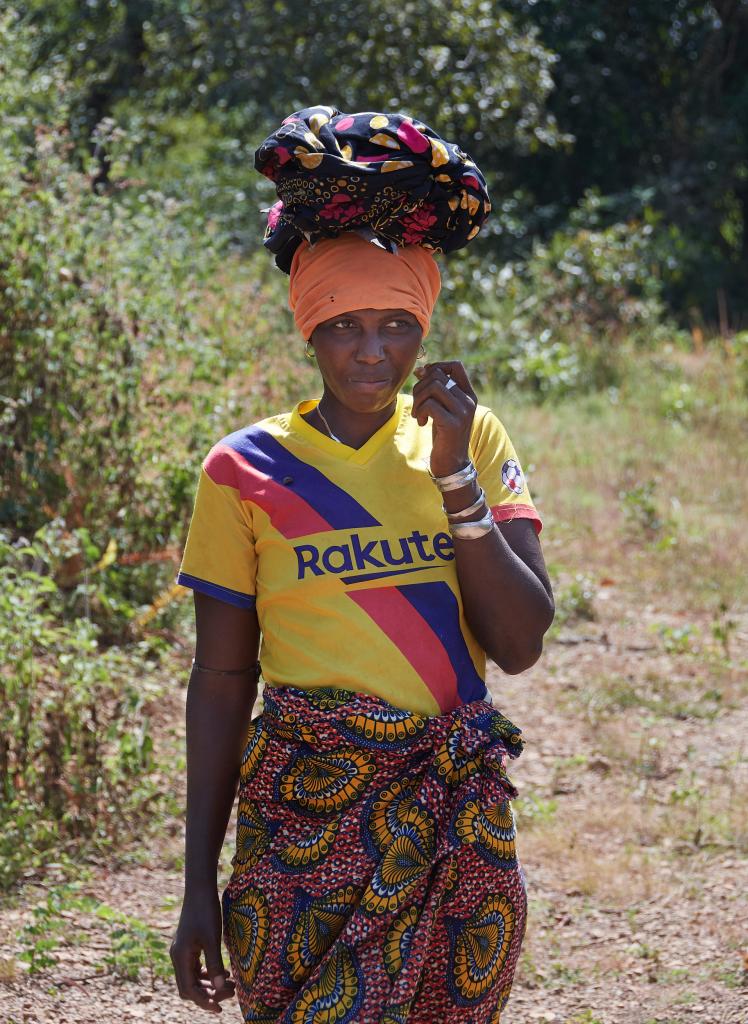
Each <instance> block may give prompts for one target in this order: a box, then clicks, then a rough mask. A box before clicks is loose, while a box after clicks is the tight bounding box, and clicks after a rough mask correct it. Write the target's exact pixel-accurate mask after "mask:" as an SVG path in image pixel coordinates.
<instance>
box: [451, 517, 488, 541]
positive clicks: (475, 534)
mask: <svg viewBox="0 0 748 1024" xmlns="http://www.w3.org/2000/svg"><path fill="white" fill-rule="evenodd" d="M494 525H495V524H494V520H493V513H492V512H488V513H487V514H486V515H485V516H483V518H482V519H476V520H474V521H473V522H472V523H450V524H449V532H450V533H451V534H452V536H453V537H455V538H456V539H457V540H477V539H478V538H479V537H485V536H486V534H487V533H491V532H492V530H493V528H494Z"/></svg>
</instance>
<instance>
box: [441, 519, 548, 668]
mask: <svg viewBox="0 0 748 1024" xmlns="http://www.w3.org/2000/svg"><path fill="white" fill-rule="evenodd" d="M454 546H455V558H456V562H457V578H458V580H459V584H460V593H461V596H462V603H463V608H464V612H465V618H466V619H467V622H468V625H469V626H470V629H471V631H472V632H473V634H474V636H475V638H476V640H477V641H478V643H479V644H480V645H481V647H483V649H484V650H485V652H486V654H488V656H489V657H490V658H492V659H493V660H494V661H495V662H496V664H497V665H498V666H499V667H500V668H502V669H503V670H504V671H505V672H509V673H516V672H523V671H524V670H525V669H527V668H529V667H530V666H531V665H533V664H534V663H535V662H536V661H537V660H538V658H539V657H540V654H541V651H542V649H543V635H544V633H545V632H546V630H547V629H548V627H549V626H550V624H551V622H552V621H553V611H554V609H553V599H552V597H551V596H550V594H549V592H548V590H547V589H546V587H545V586H544V585H543V583H542V582H541V580H540V579H539V578H538V576H537V575H536V574H535V573H534V572H533V570H532V569H531V568H530V567H529V566H528V565H526V564H525V562H523V561H522V559H521V558H520V557H519V556H518V555H517V554H515V552H514V551H513V550H512V548H511V547H510V545H509V543H508V542H507V540H506V539H505V538H504V537H503V536H502V534H501V533H500V531H499V529H498V528H494V529H493V530H492V531H491V533H488V534H486V535H485V536H484V537H480V538H478V539H477V540H457V539H456V540H455V542H454Z"/></svg>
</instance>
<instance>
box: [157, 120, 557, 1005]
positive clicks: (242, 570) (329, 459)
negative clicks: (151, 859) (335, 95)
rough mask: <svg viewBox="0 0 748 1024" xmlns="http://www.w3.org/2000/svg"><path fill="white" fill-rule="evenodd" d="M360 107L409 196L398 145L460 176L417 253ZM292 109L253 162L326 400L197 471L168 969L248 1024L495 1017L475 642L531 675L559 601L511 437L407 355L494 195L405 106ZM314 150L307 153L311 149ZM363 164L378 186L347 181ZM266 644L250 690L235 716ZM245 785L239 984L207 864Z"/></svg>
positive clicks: (495, 848) (493, 902) (505, 732)
mask: <svg viewBox="0 0 748 1024" xmlns="http://www.w3.org/2000/svg"><path fill="white" fill-rule="evenodd" d="M361 119H364V120H365V122H366V128H365V131H364V133H363V135H364V136H365V137H364V139H363V141H364V143H365V144H367V145H368V146H370V147H372V146H373V147H377V146H380V147H382V148H384V149H385V150H387V149H389V148H391V147H389V146H388V145H387V143H386V142H383V141H382V138H384V137H385V136H384V135H383V131H382V130H383V129H384V130H385V131H389V132H390V135H388V136H386V137H387V138H390V139H391V140H395V141H398V142H399V143H400V144H401V146H400V156H401V158H402V157H403V149H404V148H405V146H406V144H407V147H408V150H407V153H408V159H401V161H400V162H402V163H405V164H410V166H408V167H404V168H394V169H393V171H394V172H397V171H398V170H399V171H402V172H404V173H406V174H407V175H411V178H410V183H409V185H408V189H407V191H406V195H407V196H410V197H412V196H413V195H414V193H415V191H416V186H417V183H416V184H414V180H415V179H414V177H412V176H413V175H414V172H413V169H412V164H413V163H414V162H416V158H417V157H418V155H419V154H422V153H424V152H425V151H426V146H424V145H423V144H422V141H421V139H419V138H415V136H414V132H415V133H417V134H419V135H420V136H422V138H423V139H427V140H429V141H428V165H429V166H428V169H427V170H426V171H425V175H426V176H429V175H430V176H431V177H430V180H431V182H432V185H433V181H434V178H435V176H436V174H437V173H441V174H442V175H444V176H445V177H446V176H447V172H446V171H445V167H447V169H448V171H449V173H450V174H451V177H449V180H448V181H444V182H442V185H443V186H444V188H443V189H442V191H446V192H447V198H446V199H445V200H444V211H442V213H439V201H440V195H439V194H438V189H437V190H435V189H434V188H433V187H432V188H431V189H430V190H429V189H425V190H422V195H427V196H429V200H423V202H424V203H427V202H429V203H430V204H431V208H433V209H436V210H437V214H438V216H439V217H440V218H441V219H439V221H438V223H435V222H432V221H430V219H429V218H430V216H431V214H429V215H428V216H422V217H421V218H420V220H419V223H420V224H421V227H422V228H423V233H422V235H421V238H420V244H407V243H404V236H407V235H408V233H410V234H411V237H412V232H413V230H414V228H413V223H414V220H413V217H414V215H415V216H416V219H417V220H418V216H417V215H418V214H419V210H420V207H418V205H417V204H416V205H415V206H414V208H413V209H411V210H408V211H406V212H405V213H403V209H402V207H403V204H402V202H400V200H399V199H398V195H397V188H395V189H394V191H390V192H389V193H387V196H388V199H387V202H389V203H390V207H386V204H384V203H383V200H382V189H383V188H385V187H387V188H390V186H384V185H383V184H382V181H381V179H382V178H383V176H384V174H386V173H389V172H382V170H381V165H382V164H383V163H384V161H383V160H381V159H380V160H379V161H377V160H375V159H373V157H375V156H376V155H377V154H376V152H374V153H372V151H371V149H369V150H366V145H363V146H362V134H361V130H360V129H361ZM382 119H383V120H384V122H386V123H383V121H382ZM372 122H374V123H372ZM403 123H405V124H406V127H405V128H403ZM287 124H289V125H290V128H291V130H290V131H285V132H283V130H281V134H280V136H279V135H278V133H276V136H273V137H271V139H270V140H268V142H266V143H265V145H264V146H263V147H262V148H261V149H260V150H259V151H258V163H259V165H260V167H261V169H265V168H266V167H267V166H270V167H271V168H272V170H273V176H274V177H275V178H276V181H277V184H278V190H279V193H280V194H281V198H282V202H283V205H282V207H281V208H280V211H276V214H278V213H279V216H276V218H275V220H274V223H273V224H272V225H271V232H270V238H269V241H270V246H269V247H270V248H271V249H273V251H275V252H276V254H277V256H278V262H279V265H283V264H284V263H285V264H286V265H287V266H288V269H289V270H290V305H291V308H292V309H293V312H294V317H295V320H296V323H297V325H298V327H299V330H300V332H301V335H302V337H303V338H304V339H305V340H306V342H307V353H308V355H309V356H310V357H311V358H314V359H315V360H316V363H317V366H318V368H319V371H320V375H321V379H322V397H321V399H320V400H319V401H316V400H314V401H307V402H302V403H300V405H298V406H297V407H296V409H294V410H293V411H292V412H291V413H289V414H282V415H279V416H274V417H270V418H269V419H267V420H264V421H262V422H261V423H259V424H256V425H254V426H252V427H249V428H246V429H243V430H239V431H237V432H236V433H234V434H232V435H230V436H229V437H227V438H225V439H224V440H223V441H222V442H220V443H219V444H218V445H216V446H215V448H214V449H213V450H212V451H211V453H210V455H209V456H208V458H207V459H206V461H205V463H204V466H203V471H202V474H201V478H200V483H199V487H198V495H197V499H196V505H195V512H194V515H193V520H192V523H191V526H190V533H189V537H188V542H187V546H186V548H185V554H184V560H183V564H182V569H181V572H180V576H179V580H180V582H182V583H183V584H185V585H187V586H191V587H193V588H194V590H195V609H196V619H197V644H196V654H195V662H194V664H193V671H192V675H191V678H190V685H189V691H188V698H187V750H188V793H187V838H186V867H185V896H184V904H183V908H182V914H181V918H180V922H179V927H178V930H177V935H176V937H175V940H174V943H173V945H172V960H173V963H174V967H175V974H176V978H177V984H178V988H179V992H180V995H181V996H182V997H183V998H185V999H190V1000H192V1001H194V1002H195V1003H196V1004H197V1005H198V1006H200V1007H202V1008H203V1009H206V1010H209V1011H212V1012H219V1011H220V1009H221V1006H220V1004H221V1002H222V1001H223V1000H224V999H226V998H228V997H230V996H231V995H233V994H234V991H235V990H236V992H237V994H238V996H239V1001H240V1004H241V1008H242V1011H243V1013H244V1018H245V1020H246V1021H256V1022H259V1021H263V1022H270V1021H283V1022H284V1024H291V1022H294V1024H296V1022H299V1024H301V1022H305V1024H312V1022H314V1024H318V1022H319V1024H321V1022H323V1021H325V1022H328V1021H329V1022H332V1021H335V1022H349V1021H359V1022H366V1024H369V1022H371V1024H375V1022H376V1024H391V1022H402V1021H408V1022H410V1024H420V1022H426V1021H428V1022H429V1024H433V1022H434V1021H439V1022H441V1021H450V1022H452V1021H455V1022H458V1021H464V1022H466V1024H467V1022H468V1021H469V1022H472V1024H478V1022H491V1024H497V1022H498V1021H499V1017H500V1014H501V1011H502V1009H503V1006H504V1005H505V1003H506V1001H507V999H508V996H509V991H510V988H511V982H512V977H513V974H514V968H515V965H516V962H517V957H518V955H519V948H520V944H521V941H522V935H523V932H524V926H525V915H526V899H525V890H524V880H523V877H522V872H521V868H520V866H519V864H518V861H517V858H516V854H515V850H514V827H513V821H512V815H511V809H510V806H509V800H510V799H511V798H512V797H513V796H514V795H515V790H514V789H513V787H512V785H511V783H510V782H509V780H508V778H507V775H506V770H505V764H506V758H507V756H516V755H517V754H518V753H519V752H520V750H521V746H522V744H521V740H520V735H519V730H517V729H516V728H515V727H514V726H512V725H511V723H510V722H509V721H508V720H507V719H505V718H504V717H503V716H502V715H500V714H499V713H498V712H497V711H495V710H493V709H492V707H491V703H490V700H491V698H490V696H489V694H488V691H487V689H486V686H485V682H484V676H485V659H486V655H488V656H489V657H491V658H492V659H493V660H494V661H495V662H496V663H497V664H498V665H499V666H500V667H501V668H502V669H503V670H504V671H505V672H510V673H516V672H521V671H523V670H524V669H526V668H528V667H529V666H530V665H532V664H533V663H534V662H535V661H536V660H537V658H538V657H539V655H540V651H541V647H542V637H543V634H544V632H545V631H546V630H547V628H548V626H549V625H550V623H551V620H552V617H553V601H552V596H551V591H550V585H549V582H548V577H547V573H546V570H545V566H544V562H543V557H542V553H541V550H540V545H539V542H538V539H537V533H538V530H539V520H538V516H537V513H536V511H535V509H534V507H533V505H532V502H531V500H530V497H529V495H528V493H527V489H526V487H525V484H524V480H523V477H522V472H521V469H520V467H519V462H518V460H517V457H516V455H515V453H514V450H513V448H512V446H511V443H510V441H509V439H508V437H507V435H506V433H505V431H504V429H503V427H502V426H501V424H500V423H499V421H498V420H497V419H496V418H495V417H494V416H493V414H492V413H491V412H490V411H489V410H488V409H485V408H483V407H481V406H479V405H478V404H477V402H476V396H475V393H474V391H473V389H472V387H471V385H470V382H469V380H468V377H467V374H466V373H465V370H464V368H463V366H462V364H461V363H459V362H439V363H432V364H430V365H426V366H423V367H420V368H416V361H417V359H418V357H419V353H421V352H422V344H421V343H422V339H423V338H425V337H426V335H427V334H428V330H429V324H430V319H431V314H432V310H433V307H434V303H435V301H436V297H437V295H438V291H439V286H440V280H439V272H438V269H437V266H436V262H435V260H434V257H433V255H432V252H433V250H442V251H443V250H445V249H447V248H449V247H450V245H451V246H452V247H456V243H457V242H458V241H459V239H460V238H462V242H461V243H460V244H464V241H465V239H466V237H467V235H469V234H470V232H471V231H472V230H473V228H474V227H475V226H476V225H475V222H473V223H470V218H471V217H473V218H474V221H475V215H478V216H479V214H480V213H481V212H483V213H484V212H485V209H484V207H481V210H478V207H477V206H474V205H473V204H472V203H469V202H468V200H467V199H466V200H465V203H464V206H461V205H460V204H461V202H462V200H461V195H462V194H464V193H465V191H466V188H467V189H470V188H472V185H468V186H466V185H465V183H464V179H465V177H466V176H467V177H470V178H471V179H473V181H475V182H476V183H477V184H478V188H479V189H480V188H481V182H482V178H479V177H478V175H479V172H478V171H477V169H475V168H474V165H473V164H472V163H471V162H470V161H469V158H468V157H467V155H466V154H463V153H462V151H459V150H457V149H456V147H451V146H450V145H449V144H448V143H444V142H443V140H438V137H436V136H434V133H432V132H430V129H427V128H426V126H422V125H418V124H417V123H414V122H412V121H411V120H410V119H405V118H400V117H395V116H392V115H390V117H389V118H387V117H385V115H376V114H375V115H372V114H365V115H352V116H351V115H341V114H338V112H336V111H332V110H331V108H311V110H309V111H303V112H300V113H299V114H296V115H292V118H291V119H289V120H288V122H287ZM341 125H342V126H341ZM411 129H412V130H411ZM373 130H376V133H377V134H378V135H379V136H380V141H379V142H377V141H372V137H371V133H372V131H373ZM357 133H358V134H357ZM294 136H295V138H294ZM312 138H314V139H317V140H318V142H319V152H323V159H322V160H320V161H309V160H306V161H305V160H304V159H303V158H304V157H305V156H306V157H309V155H310V154H311V155H314V154H315V152H316V151H315V149H314V145H313V143H312V142H311V139H312ZM434 139H437V140H438V141H439V142H440V145H441V146H443V147H444V152H446V153H447V157H448V159H446V160H445V159H442V156H443V153H442V152H441V150H440V149H439V147H435V146H434V144H433V140H434ZM289 140H290V141H289ZM290 145H293V150H289V151H291V152H294V154H295V155H294V159H293V160H284V159H280V160H279V159H278V158H277V149H278V148H279V147H281V146H282V147H283V148H287V147H289V146H290ZM356 146H358V147H359V149H358V152H356ZM362 148H363V150H364V153H363V155H364V156H366V157H367V158H368V159H367V160H363V159H357V157H361V156H362V152H361V150H362ZM385 155H386V154H385ZM328 157H332V158H334V160H335V161H337V162H336V163H335V168H334V174H333V177H332V178H330V175H329V168H328V167H327V166H324V167H323V166H322V165H323V164H325V165H326V164H327V163H328V162H329V161H328ZM411 157H412V158H413V159H412V160H411V159H410V158H411ZM435 161H436V162H435ZM377 163H378V164H379V168H378V169H377V170H376V171H375V173H376V176H377V177H378V178H379V179H380V180H379V181H377V182H374V183H373V184H372V181H371V180H367V181H365V182H364V183H363V184H361V177H362V175H361V169H362V165H364V166H371V165H376V164H377ZM288 164H291V166H290V167H289V166H286V165H288ZM344 164H347V165H350V166H349V167H348V168H346V167H344V166H343V165H344ZM466 164H469V168H468V172H466V171H465V165H466ZM453 165H456V166H453ZM284 167H285V170H283V168H284ZM279 171H280V172H282V173H279ZM354 172H355V173H354ZM315 173H316V177H315V176H314V175H315ZM335 175H337V177H335ZM351 178H357V179H358V181H354V182H353V184H354V185H355V186H356V190H355V191H354V192H350V191H349V190H348V187H347V185H346V182H347V181H350V179H351ZM307 180H309V181H311V182H312V183H313V187H312V188H310V187H309V186H306V185H305V186H302V185H301V184H299V183H300V182H304V181H307ZM330 180H333V181H337V182H340V183H341V188H344V190H345V191H344V196H345V198H344V200H343V201H340V200H333V198H332V197H333V196H334V195H339V194H340V192H332V191H331V190H330V189H329V188H326V187H325V186H326V185H327V184H329V182H330ZM289 182H290V183H289ZM315 182H316V184H315ZM452 186H458V187H456V188H452ZM316 188H318V189H319V194H318V195H317V193H316V192H314V189H316ZM449 188H452V191H453V193H454V192H455V191H456V192H457V194H458V202H457V210H458V211H459V212H458V216H457V218H454V217H453V218H452V220H451V221H450V220H449V218H450V216H451V214H453V213H454V211H455V207H454V205H453V204H452V203H451V202H450V201H449V200H450V199H453V198H454V195H450V194H449ZM460 189H461V190H462V191H461V192H460ZM325 192H327V195H326V196H325V194H324V193H325ZM310 193H313V194H314V195H315V196H317V198H316V199H312V200H310ZM435 194H436V199H435V200H434V196H435ZM351 195H353V196H354V200H355V205H357V206H358V207H360V209H359V214H358V215H357V216H358V217H359V219H358V220H356V217H353V216H352V218H351V221H352V223H348V225H347V230H343V231H341V230H340V225H339V224H338V225H337V233H336V234H335V235H334V236H333V237H330V235H332V234H333V233H332V232H331V231H330V230H329V229H328V230H325V224H324V220H325V218H324V214H323V212H322V211H324V210H325V209H326V208H329V207H330V205H331V204H333V205H334V206H335V207H338V208H339V207H341V206H343V205H344V204H350V203H351V199H350V198H349V197H350V196H351ZM360 196H363V197H364V199H363V200H362V201H361V202H360V203H359V202H358V197H360ZM393 196H394V198H393ZM469 198H470V196H468V199H469ZM398 204H399V205H398ZM395 207H396V209H395ZM471 208H472V209H473V213H472V214H471V213H470V210H471ZM372 209H373V210H375V211H376V212H377V216H376V218H372V217H369V219H368V220H365V221H363V222H362V221H361V219H360V218H361V216H362V214H366V213H367V211H369V212H370V211H371V210H372ZM398 210H399V213H398ZM445 211H449V212H448V213H445ZM336 212H339V209H338V210H336ZM422 212H423V211H422V210H421V213H422ZM442 214H445V215H442ZM463 214H464V215H463ZM405 218H409V219H408V221H407V223H405V224H404V220H405ZM373 224H374V225H375V227H376V230H374V228H373V227H372V225H373ZM383 224H384V225H385V227H386V233H384V234H383V233H382V226H383ZM478 226H480V225H479V223H478ZM359 228H363V229H364V230H363V232H362V233H359V230H358V229H359ZM440 231H441V232H442V234H441V235H440V234H439V232H440ZM426 232H430V235H429V237H430V238H431V242H429V243H427V244H426V245H425V244H424V236H425V234H426ZM450 232H451V234H450ZM310 241H312V242H314V244H313V245H310V244H309V243H310ZM427 245H428V247H427ZM430 250H431V251H430ZM411 373H415V376H416V378H417V383H416V384H415V387H414V388H413V396H412V399H411V398H410V397H408V396H406V395H404V394H403V393H402V388H403V386H404V384H405V383H406V381H407V380H408V378H409V377H410V375H411ZM261 634H262V669H263V676H264V679H265V683H266V687H265V692H264V699H265V703H264V709H263V711H262V713H261V714H260V715H258V716H257V717H255V718H254V719H253V720H251V721H250V716H251V711H252V707H253V703H254V700H255V696H256V692H257V690H256V686H257V672H256V667H255V663H256V659H257V653H258V648H259V644H260V635H261ZM237 779H239V808H238V819H237V850H236V855H235V857H234V861H233V865H234V869H233V873H232V877H231V880H230V882H229V885H228V887H227V889H226V892H225V893H224V901H223V916H224V925H225V938H226V943H227V946H228V949H229V953H230V956H231V963H232V968H233V980H232V979H231V978H230V977H229V974H228V972H227V971H226V970H225V969H224V965H223V960H222V956H221V950H220V942H221V909H220V904H219V900H218V895H217V882H216V870H217V860H218V855H219V851H220V847H221V844H222V842H223V838H224V834H225V830H226V826H227V822H228V818H229V815H230V811H231V807H232V804H233V799H234V795H235V791H236V784H237ZM201 956H203V957H204V960H205V964H204V968H203V967H202V966H201Z"/></svg>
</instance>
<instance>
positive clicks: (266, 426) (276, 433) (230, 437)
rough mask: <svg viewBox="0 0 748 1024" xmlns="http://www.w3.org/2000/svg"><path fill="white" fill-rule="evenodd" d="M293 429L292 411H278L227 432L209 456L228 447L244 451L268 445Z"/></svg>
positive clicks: (216, 443)
mask: <svg viewBox="0 0 748 1024" xmlns="http://www.w3.org/2000/svg"><path fill="white" fill-rule="evenodd" d="M290 431H291V412H290V411H289V412H281V413H276V414H275V415H273V416H266V417H265V418H264V419H261V420H257V421H256V422H254V423H248V424H247V425H246V426H244V427H239V428H238V429H237V430H233V431H232V432H231V433H230V434H226V435H225V436H224V437H222V438H221V439H220V440H219V441H216V442H215V444H214V445H213V446H212V447H211V449H210V451H209V452H208V456H207V458H210V457H211V456H212V455H214V453H220V452H221V451H225V450H226V449H229V450H232V451H243V450H245V449H247V450H248V449H250V448H252V447H253V446H254V447H256V446H257V445H267V444H269V443H272V441H273V439H276V440H279V439H281V438H283V437H284V436H287V435H288V434H289V433H290Z"/></svg>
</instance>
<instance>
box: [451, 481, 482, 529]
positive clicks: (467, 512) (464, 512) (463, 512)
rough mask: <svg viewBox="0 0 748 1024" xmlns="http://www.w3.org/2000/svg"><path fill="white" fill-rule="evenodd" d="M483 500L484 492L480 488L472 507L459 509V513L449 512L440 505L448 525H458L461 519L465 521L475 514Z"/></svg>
mask: <svg viewBox="0 0 748 1024" xmlns="http://www.w3.org/2000/svg"><path fill="white" fill-rule="evenodd" d="M485 500H486V492H485V491H484V490H483V488H482V487H481V488H480V494H479V495H478V497H477V498H476V499H475V501H474V502H473V504H472V505H468V507H467V508H462V509H460V511H459V512H450V511H449V510H448V509H447V506H446V505H444V504H443V503H442V508H443V509H444V513H445V515H446V517H447V519H448V520H449V521H450V523H459V522H460V520H461V519H467V518H468V516H471V515H472V514H473V513H474V512H477V511H478V509H479V508H480V507H481V505H482V504H483V503H484V502H485Z"/></svg>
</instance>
